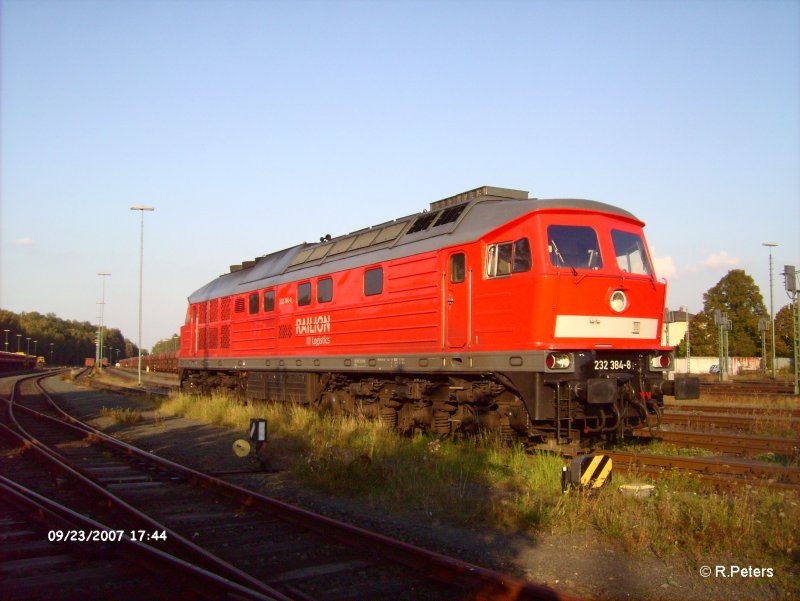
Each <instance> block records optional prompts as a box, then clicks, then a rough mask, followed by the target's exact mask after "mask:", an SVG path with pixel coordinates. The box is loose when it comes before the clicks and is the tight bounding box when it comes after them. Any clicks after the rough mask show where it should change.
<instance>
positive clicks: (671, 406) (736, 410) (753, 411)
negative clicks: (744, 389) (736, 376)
mask: <svg viewBox="0 0 800 601" xmlns="http://www.w3.org/2000/svg"><path fill="white" fill-rule="evenodd" d="M666 409H667V410H669V411H671V412H672V411H685V412H690V413H722V414H733V415H747V416H750V417H762V416H763V417H772V418H775V419H781V420H784V419H786V418H787V417H788V418H792V419H800V409H788V408H787V409H783V408H773V407H769V406H763V405H762V406H760V407H754V406H749V407H744V406H728V405H689V404H679V403H667V406H666Z"/></svg>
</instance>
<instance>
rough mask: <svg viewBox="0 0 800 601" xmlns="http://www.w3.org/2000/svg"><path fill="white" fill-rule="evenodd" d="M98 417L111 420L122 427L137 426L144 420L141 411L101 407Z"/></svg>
mask: <svg viewBox="0 0 800 601" xmlns="http://www.w3.org/2000/svg"><path fill="white" fill-rule="evenodd" d="M100 415H102V416H103V417H109V418H111V419H112V420H113V421H114V423H115V424H124V425H131V424H137V423H139V422H140V421H142V419H144V418H143V417H142V412H141V411H137V410H135V409H120V408H118V407H112V408H108V407H102V408H101V409H100Z"/></svg>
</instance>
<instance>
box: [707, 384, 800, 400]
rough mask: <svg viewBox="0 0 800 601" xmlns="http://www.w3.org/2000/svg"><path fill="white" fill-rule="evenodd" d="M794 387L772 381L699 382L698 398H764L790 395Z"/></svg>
mask: <svg viewBox="0 0 800 601" xmlns="http://www.w3.org/2000/svg"><path fill="white" fill-rule="evenodd" d="M792 394H794V387H793V386H792V385H791V384H788V383H786V384H785V383H783V382H774V381H751V382H700V396H701V397H702V396H706V395H707V396H725V395H731V396H739V395H747V396H764V395H779V396H784V395H792Z"/></svg>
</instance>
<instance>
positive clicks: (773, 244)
mask: <svg viewBox="0 0 800 601" xmlns="http://www.w3.org/2000/svg"><path fill="white" fill-rule="evenodd" d="M761 246H766V247H768V248H769V323H770V346H771V347H772V379H773V380H774V379H775V305H774V304H773V302H772V249H773V248H774V247H776V246H778V244H777V243H776V242H762V243H761Z"/></svg>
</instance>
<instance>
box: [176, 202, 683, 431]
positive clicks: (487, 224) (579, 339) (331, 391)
mask: <svg viewBox="0 0 800 601" xmlns="http://www.w3.org/2000/svg"><path fill="white" fill-rule="evenodd" d="M642 226H643V224H642V223H641V222H640V221H638V220H637V219H636V218H635V217H634V216H633V215H631V214H630V213H628V212H626V211H624V210H622V209H618V208H616V207H612V206H610V205H604V204H602V203H596V202H593V201H582V200H557V201H539V200H535V199H529V198H527V193H524V192H521V191H513V190H504V189H497V188H489V187H484V188H481V189H478V190H474V191H470V192H469V193H465V194H462V195H459V196H457V197H454V198H452V199H446V200H445V201H440V202H438V203H432V204H431V210H430V211H428V212H423V213H420V214H417V215H412V216H410V217H407V218H403V219H400V220H397V221H395V222H389V223H387V224H382V225H380V226H375V227H374V228H369V229H367V230H361V231H358V232H354V233H353V234H349V235H346V236H341V237H339V238H334V239H330V238H329V237H326V238H323V239H321V241H320V243H319V244H303V245H299V246H296V247H293V248H289V249H286V250H284V251H279V252H277V253H273V254H272V255H268V256H265V257H261V258H259V259H258V260H256V261H253V262H247V263H245V264H243V265H241V266H234V268H232V270H231V273H229V274H226V275H224V276H221V277H220V278H218V279H217V280H214V281H212V282H210V283H209V284H208V285H207V286H205V287H203V288H201V289H200V290H198V291H197V292H195V293H194V294H193V295H192V296H191V297H190V299H189V301H190V306H189V311H188V313H187V320H186V324H185V325H184V326H183V328H182V329H181V351H180V367H181V371H182V374H181V381H182V382H183V383H185V384H186V385H187V386H192V387H201V388H202V387H213V386H216V385H220V386H223V387H227V388H230V389H237V390H241V391H243V392H244V394H246V396H248V397H249V398H252V399H254V400H262V399H264V400H266V399H269V400H278V401H283V402H299V403H307V404H312V405H315V406H317V407H319V408H320V409H321V410H324V411H330V412H334V413H353V414H356V413H357V414H362V415H368V416H370V417H374V418H376V419H380V420H382V421H383V422H384V423H386V424H388V425H391V426H392V427H397V428H399V429H401V430H404V431H410V430H414V429H418V428H421V429H425V430H429V431H431V432H433V433H435V434H441V435H447V434H455V433H458V432H469V431H474V430H477V429H490V430H496V431H498V432H500V433H501V435H502V436H503V437H504V438H507V437H511V436H522V437H527V438H534V439H541V440H556V441H557V442H574V441H575V440H576V438H580V437H581V436H585V437H586V436H594V435H601V434H609V433H612V434H615V435H618V434H621V433H624V432H625V431H627V430H629V429H631V428H632V427H635V426H637V425H640V424H642V423H648V420H649V419H650V418H651V417H655V418H657V417H658V415H659V412H660V408H661V407H662V406H663V396H664V395H665V394H680V395H684V397H685V398H691V395H692V394H694V389H695V388H696V387H695V386H694V384H692V383H691V382H683V381H682V382H680V383H672V382H671V381H667V380H666V375H667V373H668V372H669V371H670V370H671V368H672V365H673V359H672V355H671V349H669V348H666V347H662V346H661V344H660V341H659V338H660V332H661V328H662V321H663V308H664V301H665V296H666V285H665V284H664V283H663V282H659V281H658V280H657V279H656V276H655V273H654V272H653V269H652V267H651V264H652V263H651V261H650V258H649V255H648V252H647V247H646V245H645V242H644V237H643V234H642Z"/></svg>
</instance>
